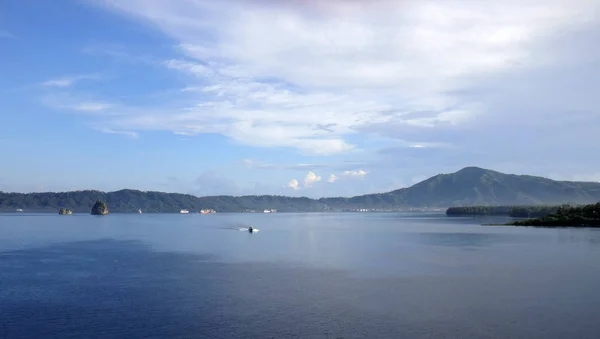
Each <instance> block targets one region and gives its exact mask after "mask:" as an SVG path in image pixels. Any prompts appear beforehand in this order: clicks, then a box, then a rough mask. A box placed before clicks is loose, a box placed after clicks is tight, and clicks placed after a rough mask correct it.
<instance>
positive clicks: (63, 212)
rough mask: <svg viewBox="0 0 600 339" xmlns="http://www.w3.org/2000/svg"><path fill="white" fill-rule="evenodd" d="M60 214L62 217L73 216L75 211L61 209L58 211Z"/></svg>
mask: <svg viewBox="0 0 600 339" xmlns="http://www.w3.org/2000/svg"><path fill="white" fill-rule="evenodd" d="M58 214H60V215H71V214H73V211H71V210H70V209H68V208H61V209H59V210H58Z"/></svg>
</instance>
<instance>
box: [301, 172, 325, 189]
mask: <svg viewBox="0 0 600 339" xmlns="http://www.w3.org/2000/svg"><path fill="white" fill-rule="evenodd" d="M319 181H321V177H320V176H318V175H316V174H315V173H314V172H308V173H307V174H306V176H305V177H304V187H307V188H308V187H311V186H312V185H313V184H314V183H316V182H319Z"/></svg>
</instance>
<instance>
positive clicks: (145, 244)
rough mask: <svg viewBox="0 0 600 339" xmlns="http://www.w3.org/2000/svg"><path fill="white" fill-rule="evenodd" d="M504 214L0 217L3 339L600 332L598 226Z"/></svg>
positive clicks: (564, 335) (574, 335)
mask: <svg viewBox="0 0 600 339" xmlns="http://www.w3.org/2000/svg"><path fill="white" fill-rule="evenodd" d="M498 221H503V220H501V219H495V218H494V219H486V220H483V219H473V218H458V217H446V216H444V215H440V214H401V213H368V214H358V213H339V214H333V213H332V214H285V213H277V214H214V215H200V214H189V215H178V214H175V215H168V214H141V215H138V214H130V215H128V214H121V215H119V214H113V215H109V216H90V215H72V216H58V215H42V214H32V215H24V214H5V215H0V337H2V338H42V337H43V338H53V337H55V338H81V337H86V338H133V337H145V338H164V337H170V338H403V337H406V338H509V337H510V338H598V337H600V315H599V312H598V309H599V307H600V293H598V292H597V286H598V284H599V283H600V260H599V259H600V232H599V230H597V229H540V228H516V227H486V226H480V224H481V223H484V222H498ZM248 225H253V226H255V227H257V228H259V229H260V232H259V233H257V234H249V233H247V232H242V231H239V229H240V228H242V227H246V226H248Z"/></svg>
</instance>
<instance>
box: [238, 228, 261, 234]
mask: <svg viewBox="0 0 600 339" xmlns="http://www.w3.org/2000/svg"><path fill="white" fill-rule="evenodd" d="M239 231H246V232H248V227H246V228H240V229H239ZM258 231H260V230H259V229H258V228H253V229H252V233H254V232H258Z"/></svg>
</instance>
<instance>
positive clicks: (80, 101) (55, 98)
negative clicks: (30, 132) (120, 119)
mask: <svg viewBox="0 0 600 339" xmlns="http://www.w3.org/2000/svg"><path fill="white" fill-rule="evenodd" d="M41 102H42V103H43V104H44V105H46V106H48V107H50V108H53V109H56V110H61V111H62V110H66V111H73V112H81V113H89V114H92V113H93V114H95V113H100V112H106V110H107V109H109V108H111V107H114V105H113V104H110V103H107V102H102V101H98V100H95V99H94V98H91V97H90V96H89V95H81V94H73V93H70V92H55V93H47V94H45V95H43V96H42V97H41ZM116 114H118V113H116ZM105 115H109V114H105ZM117 129H118V128H117Z"/></svg>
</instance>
